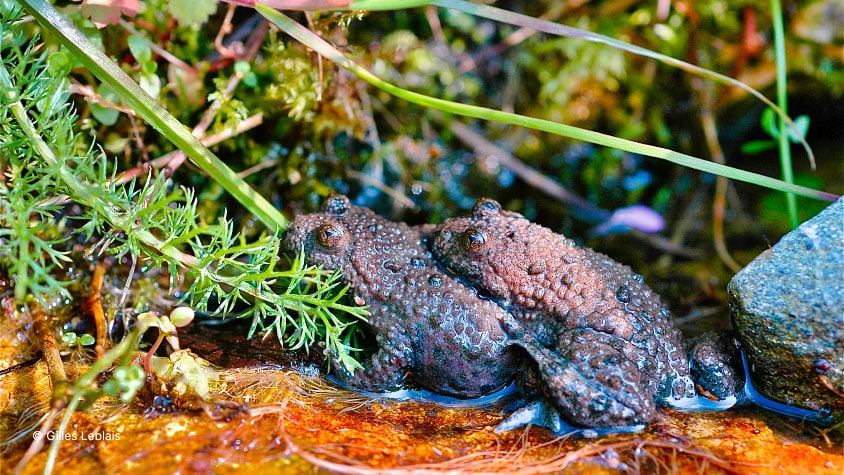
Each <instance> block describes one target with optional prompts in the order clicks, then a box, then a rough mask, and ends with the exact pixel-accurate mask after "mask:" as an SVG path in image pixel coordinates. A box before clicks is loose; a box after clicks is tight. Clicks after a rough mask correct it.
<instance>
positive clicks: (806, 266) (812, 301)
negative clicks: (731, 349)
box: [728, 198, 844, 420]
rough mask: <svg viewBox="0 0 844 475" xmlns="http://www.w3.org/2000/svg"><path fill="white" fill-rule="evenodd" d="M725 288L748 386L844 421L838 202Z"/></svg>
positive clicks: (841, 210) (841, 205) (843, 276)
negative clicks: (746, 365) (748, 374)
mask: <svg viewBox="0 0 844 475" xmlns="http://www.w3.org/2000/svg"><path fill="white" fill-rule="evenodd" d="M728 289H729V293H730V306H731V310H732V314H733V319H734V322H735V325H736V330H737V334H738V338H739V341H740V342H741V345H742V348H743V349H744V353H745V356H746V358H747V361H748V363H749V367H750V372H751V379H752V382H753V386H755V388H756V389H757V390H758V391H759V392H760V393H762V395H763V396H765V397H767V398H770V399H772V400H774V401H778V402H781V403H785V404H788V405H791V406H796V407H800V408H805V409H810V410H813V411H822V412H821V413H822V414H824V415H826V414H830V415H832V419H833V420H834V419H841V418H842V417H844V198H842V199H839V200H838V201H836V202H835V203H833V204H831V205H830V206H829V207H827V208H826V209H825V210H823V211H822V212H821V213H820V214H818V215H817V216H815V217H814V218H812V219H810V220H809V221H806V222H805V223H803V224H802V225H800V227H798V228H797V229H796V230H794V231H792V232H790V233H788V234H787V235H785V236H784V237H783V238H782V240H780V242H779V243H777V244H776V245H775V246H774V247H773V248H771V249H768V250H767V251H765V252H763V253H762V254H761V255H759V256H758V257H757V258H756V259H755V260H754V261H753V262H751V263H750V264H748V266H747V267H745V268H744V269H742V271H741V272H739V273H738V274H736V276H735V277H733V279H732V280H731V281H730V284H729V287H728ZM792 415H794V414H792Z"/></svg>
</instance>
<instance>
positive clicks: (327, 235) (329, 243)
mask: <svg viewBox="0 0 844 475" xmlns="http://www.w3.org/2000/svg"><path fill="white" fill-rule="evenodd" d="M345 237H346V231H345V230H344V229H343V227H342V226H340V225H339V224H338V223H322V224H320V225H319V228H317V230H316V238H317V242H318V243H319V245H320V246H322V247H324V248H326V249H334V248H336V247H337V246H339V245H340V244H341V243H342V242H343V241H344V238H345Z"/></svg>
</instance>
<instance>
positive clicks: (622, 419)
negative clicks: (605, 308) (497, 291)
mask: <svg viewBox="0 0 844 475" xmlns="http://www.w3.org/2000/svg"><path fill="white" fill-rule="evenodd" d="M502 324H503V326H504V329H505V331H506V332H507V333H508V335H509V336H510V338H511V343H512V344H515V345H518V346H520V347H522V348H524V349H525V351H526V352H527V353H528V355H529V356H530V357H531V358H532V359H533V360H534V361H535V362H536V369H537V370H538V373H539V376H540V378H541V380H542V382H543V385H544V389H545V391H546V393H547V394H548V398H549V400H550V401H551V402H552V403H553V404H554V406H556V407H557V409H558V410H559V411H560V415H561V416H562V417H563V418H565V419H567V420H569V421H570V422H573V423H575V424H578V425H581V426H585V427H624V426H637V425H641V424H644V423H646V422H649V421H651V420H653V419H654V418H655V417H656V404H655V403H654V400H653V395H652V394H649V393H648V392H647V391H646V390H645V389H644V387H643V385H642V381H641V372H640V371H639V369H638V367H637V366H636V365H635V364H634V363H633V362H632V361H630V360H629V359H628V358H626V357H625V356H624V355H623V354H622V353H621V352H620V351H619V350H617V349H615V348H613V347H612V346H611V345H610V344H608V342H607V341H606V340H607V339H608V338H612V337H611V336H609V335H606V334H604V333H600V332H594V331H591V330H586V329H575V330H570V331H568V332H566V333H565V334H563V335H562V337H561V339H560V341H559V344H558V346H557V348H558V349H559V351H558V352H554V351H551V350H550V349H548V348H546V347H545V346H543V345H542V344H540V343H539V342H538V341H537V340H536V339H535V338H533V337H532V336H531V335H530V334H527V333H525V332H524V329H523V328H522V326H521V324H519V322H518V321H516V320H515V319H513V318H512V317H509V316H505V317H503V318H502ZM537 414H541V413H539V412H537ZM539 417H540V419H541V418H544V419H547V417H545V416H541V415H540V416H539Z"/></svg>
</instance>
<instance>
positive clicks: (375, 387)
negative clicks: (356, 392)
mask: <svg viewBox="0 0 844 475" xmlns="http://www.w3.org/2000/svg"><path fill="white" fill-rule="evenodd" d="M375 342H376V344H377V345H378V349H377V350H376V351H375V353H373V354H372V355H371V356H370V357H369V358H367V359H365V360H363V361H362V362H361V366H363V367H362V368H358V369H357V370H356V371H354V373H352V372H350V371H349V370H348V369H346V367H345V365H343V363H341V362H340V360H339V358H337V355H330V357H329V358H330V364H331V371H332V372H333V373H334V375H335V376H336V377H337V379H339V380H340V381H341V382H343V383H345V384H347V385H349V386H351V387H353V388H357V389H363V390H365V391H373V392H387V391H392V390H395V389H399V388H400V387H401V385H402V383H403V382H404V379H405V378H406V377H407V375H408V373H409V372H410V370H411V368H412V367H413V350H412V348H411V345H410V339H409V338H408V336H407V334H406V332H405V331H404V329H403V328H401V327H396V326H393V327H388V328H384V329H383V331H381V332H378V333H376V335H375Z"/></svg>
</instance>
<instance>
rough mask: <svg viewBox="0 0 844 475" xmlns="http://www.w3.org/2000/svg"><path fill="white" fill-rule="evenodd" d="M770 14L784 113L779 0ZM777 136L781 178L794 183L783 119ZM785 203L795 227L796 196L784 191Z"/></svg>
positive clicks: (773, 2)
mask: <svg viewBox="0 0 844 475" xmlns="http://www.w3.org/2000/svg"><path fill="white" fill-rule="evenodd" d="M771 16H772V17H773V22H774V51H775V53H776V58H777V105H778V106H779V108H780V109H782V112H783V113H784V114H787V113H788V80H787V78H786V60H785V29H784V27H783V22H782V5H781V4H780V0H771ZM778 124H779V131H780V133H779V137H777V145H778V146H779V152H780V167H781V168H782V179H783V181H784V182H786V183H794V171H793V168H792V166H791V144H790V143H789V134H788V130H787V124H786V123H785V122H784V121H783V120H779V121H778ZM785 199H786V203H787V204H788V219H789V220H790V222H791V227H792V228H796V227H797V225H798V224H800V221H799V219H798V217H797V197H796V196H794V194H792V193H788V192H786V194H785Z"/></svg>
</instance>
